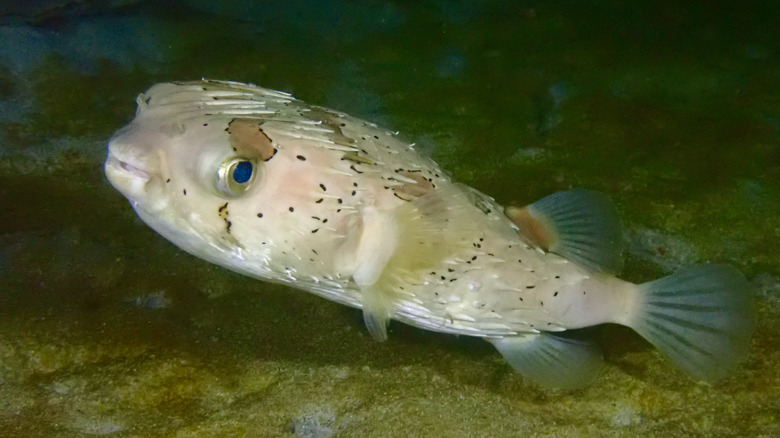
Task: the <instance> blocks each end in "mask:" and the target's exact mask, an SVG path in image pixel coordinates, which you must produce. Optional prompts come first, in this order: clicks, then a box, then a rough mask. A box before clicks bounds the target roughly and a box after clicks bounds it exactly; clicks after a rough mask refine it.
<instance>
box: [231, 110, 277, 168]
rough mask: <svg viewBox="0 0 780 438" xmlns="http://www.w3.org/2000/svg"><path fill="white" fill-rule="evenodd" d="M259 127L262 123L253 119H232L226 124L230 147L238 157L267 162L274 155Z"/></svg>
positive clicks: (273, 148) (271, 145) (268, 138)
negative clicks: (258, 158) (253, 158)
mask: <svg viewBox="0 0 780 438" xmlns="http://www.w3.org/2000/svg"><path fill="white" fill-rule="evenodd" d="M260 125H262V122H259V121H257V120H255V119H233V120H231V121H230V123H228V128H227V133H228V135H230V145H231V146H233V150H235V151H236V152H237V153H238V154H239V155H243V156H246V157H260V159H261V160H263V161H268V160H270V159H271V158H273V156H274V155H276V148H275V147H274V146H273V142H272V141H271V138H270V137H268V135H266V133H265V132H264V131H263V128H261V127H260Z"/></svg>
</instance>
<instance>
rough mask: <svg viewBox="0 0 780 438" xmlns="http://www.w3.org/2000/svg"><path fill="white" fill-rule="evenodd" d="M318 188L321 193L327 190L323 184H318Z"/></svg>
mask: <svg viewBox="0 0 780 438" xmlns="http://www.w3.org/2000/svg"><path fill="white" fill-rule="evenodd" d="M320 188H321V189H322V191H323V192H325V191H327V190H328V189H326V188H325V184H322V183H320Z"/></svg>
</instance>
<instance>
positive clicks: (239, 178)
mask: <svg viewBox="0 0 780 438" xmlns="http://www.w3.org/2000/svg"><path fill="white" fill-rule="evenodd" d="M252 170H253V169H252V163H251V162H249V161H241V162H240V163H238V164H236V167H235V168H233V181H235V182H237V183H239V184H244V183H245V182H247V181H249V179H250V178H252Z"/></svg>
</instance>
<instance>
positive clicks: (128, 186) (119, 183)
mask: <svg viewBox="0 0 780 438" xmlns="http://www.w3.org/2000/svg"><path fill="white" fill-rule="evenodd" d="M103 170H104V171H105V173H106V178H108V181H109V182H110V183H111V185H112V186H114V188H115V189H117V190H118V191H119V192H121V193H122V194H123V195H125V197H127V198H131V199H132V198H137V197H139V196H140V195H141V194H142V193H143V191H144V186H146V184H147V183H148V182H149V181H150V180H151V179H152V173H151V172H150V171H149V170H148V167H146V166H144V165H143V164H141V163H138V162H137V161H134V160H130V159H127V158H124V157H123V158H119V157H117V156H116V155H115V154H113V153H112V152H109V154H108V157H106V162H105V165H104V168H103Z"/></svg>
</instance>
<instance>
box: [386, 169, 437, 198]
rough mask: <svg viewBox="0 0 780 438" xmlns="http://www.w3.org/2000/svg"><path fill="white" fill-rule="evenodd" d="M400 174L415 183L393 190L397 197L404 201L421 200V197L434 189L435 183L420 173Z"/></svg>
mask: <svg viewBox="0 0 780 438" xmlns="http://www.w3.org/2000/svg"><path fill="white" fill-rule="evenodd" d="M398 174H399V175H401V176H403V177H405V178H409V179H412V180H414V181H415V182H413V183H404V184H403V185H401V186H398V187H395V188H394V189H393V192H395V195H396V196H398V197H399V198H401V199H403V200H404V201H411V200H412V199H415V198H419V197H420V196H423V195H425V194H427V193H430V192H431V191H432V190H433V189H434V186H433V183H432V182H430V181H428V180H427V179H425V177H423V176H422V175H420V174H419V173H412V172H406V171H404V172H398Z"/></svg>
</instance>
